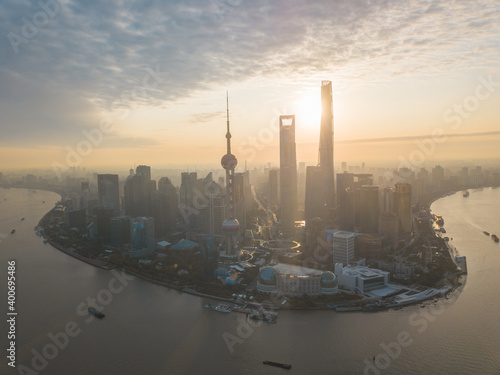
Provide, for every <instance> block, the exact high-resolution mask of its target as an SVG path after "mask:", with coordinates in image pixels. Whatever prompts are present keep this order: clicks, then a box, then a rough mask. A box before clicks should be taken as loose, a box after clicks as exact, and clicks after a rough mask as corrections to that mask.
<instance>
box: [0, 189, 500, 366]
mask: <svg viewBox="0 0 500 375" xmlns="http://www.w3.org/2000/svg"><path fill="white" fill-rule="evenodd" d="M4 198H6V200H4ZM58 199H59V196H58V195H57V194H55V193H51V192H46V191H34V190H28V189H0V241H1V242H0V261H1V262H0V264H1V275H2V276H1V280H3V281H1V282H0V290H1V296H2V302H1V306H3V307H2V309H3V311H4V312H3V314H4V316H6V313H7V312H8V311H7V308H8V305H7V281H6V278H7V261H8V260H12V259H13V260H15V261H16V282H17V289H16V298H17V299H16V311H17V312H18V315H17V316H16V326H15V329H16V339H15V340H16V365H17V366H18V368H17V370H15V369H12V368H10V367H8V366H7V362H8V360H7V359H6V357H5V356H4V357H3V359H2V363H1V367H0V373H1V374H3V373H5V374H18V373H20V374H35V373H39V374H92V375H99V374H125V375H126V374H281V373H283V372H286V373H289V374H338V375H351V374H363V373H365V374H372V375H373V374H438V375H448V374H496V375H498V374H500V322H499V317H500V302H499V301H500V288H499V287H498V286H499V285H500V272H499V270H500V246H499V245H498V244H495V243H494V242H493V241H492V240H491V239H490V238H488V237H487V236H485V235H484V234H483V230H487V231H489V232H492V233H496V234H498V235H500V215H499V214H498V213H499V212H500V189H491V188H486V189H481V190H475V191H472V190H471V194H470V196H469V197H468V198H463V197H462V194H461V193H457V194H454V195H452V196H448V197H445V198H442V199H440V200H438V201H436V202H435V203H434V204H433V205H432V210H433V213H435V214H438V215H443V217H444V220H445V228H446V230H447V236H449V237H452V238H453V241H452V243H454V245H455V246H456V248H457V249H458V251H459V253H460V254H461V255H466V256H467V261H468V271H469V275H468V277H467V280H466V282H465V284H464V286H463V287H462V288H460V290H459V292H458V293H456V294H455V295H454V296H452V297H450V299H448V300H444V301H446V303H444V302H438V303H436V304H432V303H431V304H429V305H428V306H426V307H424V308H421V307H420V306H412V307H406V308H404V309H402V310H399V311H394V310H391V311H385V312H379V313H361V312H356V313H335V312H331V311H281V312H280V316H279V319H278V323H277V324H274V325H270V324H261V325H257V324H256V323H251V324H253V326H251V325H250V323H248V322H247V321H246V320H245V319H244V317H243V315H240V314H237V313H230V314H223V313H218V312H216V311H213V310H209V309H205V308H204V307H203V305H204V304H205V303H207V302H210V301H209V300H207V299H203V298H199V297H195V296H191V295H186V294H182V293H179V292H177V291H174V290H170V289H168V288H165V287H162V286H159V285H155V284H151V283H149V282H147V281H144V280H141V279H139V278H135V279H133V280H129V279H127V277H129V276H127V277H125V276H123V275H122V274H121V272H117V271H104V270H101V269H98V268H95V267H92V266H90V265H88V264H86V263H83V262H81V261H78V260H76V259H74V258H72V257H70V256H68V255H66V254H64V253H62V252H60V251H58V250H56V249H54V248H52V247H51V246H50V245H48V244H44V243H43V242H42V238H41V237H38V236H36V234H35V232H34V231H33V227H34V226H35V225H36V224H37V223H38V221H39V219H40V218H41V217H42V216H43V215H44V214H45V213H46V212H47V211H48V210H49V209H50V208H52V207H53V205H54V203H55V202H56V201H57V200H58ZM43 201H45V203H42V202H43ZM22 217H25V218H26V219H25V220H24V221H21V218H22ZM12 229H16V232H15V233H14V234H10V231H11V230H12ZM87 298H98V304H99V301H101V303H102V305H99V306H102V310H103V312H104V313H105V314H106V318H104V319H103V320H97V319H94V320H90V319H89V315H87V314H86V313H85V312H84V311H83V312H82V310H84V308H85V306H86V305H87ZM4 325H5V326H4V327H5V328H4V329H2V348H4V349H5V348H6V347H7V346H8V345H7V344H8V342H9V341H10V340H8V339H7V323H6V322H5V321H4ZM51 337H52V339H51ZM54 340H55V341H56V342H57V344H58V345H59V346H56V345H55V344H54ZM384 348H385V349H384ZM4 353H5V351H4ZM374 355H375V358H376V359H375V361H374V360H373V356H374ZM263 360H271V361H276V362H283V363H290V364H292V369H291V370H283V369H280V368H274V367H270V366H265V365H263V364H262V361H263Z"/></svg>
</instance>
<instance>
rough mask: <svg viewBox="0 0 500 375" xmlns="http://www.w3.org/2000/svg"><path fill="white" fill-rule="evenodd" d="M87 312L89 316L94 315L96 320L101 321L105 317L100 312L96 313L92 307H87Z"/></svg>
mask: <svg viewBox="0 0 500 375" xmlns="http://www.w3.org/2000/svg"><path fill="white" fill-rule="evenodd" d="M88 311H89V313H90V314H92V315H94V316H95V317H96V318H99V319H102V318H104V317H105V316H106V315H104V314H103V313H102V312H100V311H97V310H96V309H95V308H93V307H89V308H88Z"/></svg>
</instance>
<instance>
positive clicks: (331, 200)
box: [319, 81, 335, 222]
mask: <svg viewBox="0 0 500 375" xmlns="http://www.w3.org/2000/svg"><path fill="white" fill-rule="evenodd" d="M319 166H320V167H321V173H322V175H323V183H324V184H325V190H324V194H325V205H326V215H327V217H326V218H325V219H326V220H327V221H330V222H333V210H334V206H335V182H334V177H333V96H332V82H331V81H322V82H321V129H320V135H319Z"/></svg>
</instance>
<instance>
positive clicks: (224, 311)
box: [205, 303, 232, 313]
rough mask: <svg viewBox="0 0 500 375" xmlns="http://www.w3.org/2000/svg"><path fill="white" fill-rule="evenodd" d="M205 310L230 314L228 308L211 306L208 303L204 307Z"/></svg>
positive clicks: (225, 306)
mask: <svg viewBox="0 0 500 375" xmlns="http://www.w3.org/2000/svg"><path fill="white" fill-rule="evenodd" d="M205 307H206V308H209V309H212V310H215V311H218V312H223V313H230V312H231V311H232V310H231V308H230V307H229V306H227V305H222V304H220V305H212V304H211V303H208V304H206V305H205Z"/></svg>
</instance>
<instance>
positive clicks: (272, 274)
mask: <svg viewBox="0 0 500 375" xmlns="http://www.w3.org/2000/svg"><path fill="white" fill-rule="evenodd" d="M278 275H279V271H278V269H277V268H276V267H273V266H267V267H262V268H261V269H260V271H259V279H258V280H257V289H258V290H259V291H260V292H263V293H273V292H276V277H277V276H278Z"/></svg>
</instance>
